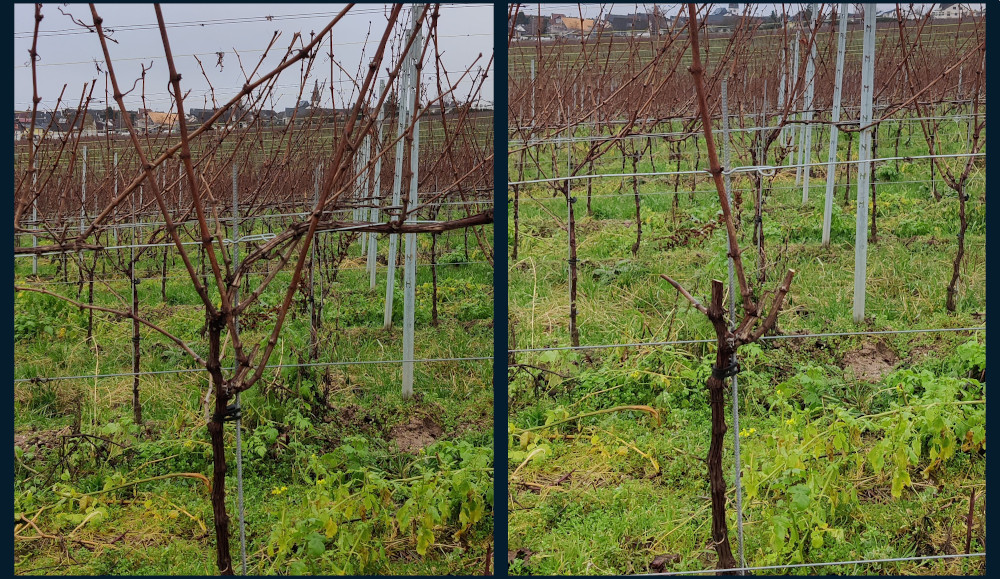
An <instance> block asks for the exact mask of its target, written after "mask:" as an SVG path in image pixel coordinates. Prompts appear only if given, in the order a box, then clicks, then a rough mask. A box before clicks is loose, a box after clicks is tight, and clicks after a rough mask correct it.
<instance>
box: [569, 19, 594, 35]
mask: <svg viewBox="0 0 1000 579" xmlns="http://www.w3.org/2000/svg"><path fill="white" fill-rule="evenodd" d="M562 23H563V25H564V26H565V27H566V33H567V34H576V35H580V36H588V35H590V33H591V32H593V31H594V26H595V25H596V24H597V20H595V19H593V18H574V17H572V16H563V18H562Z"/></svg>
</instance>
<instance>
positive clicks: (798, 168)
mask: <svg viewBox="0 0 1000 579" xmlns="http://www.w3.org/2000/svg"><path fill="white" fill-rule="evenodd" d="M801 34H802V30H801V29H800V28H796V29H795V47H794V48H795V51H794V53H795V57H794V59H793V60H794V63H793V68H792V73H793V74H792V78H793V79H797V78H799V37H800V36H801ZM794 86H795V83H794V82H793V83H792V87H793V88H794ZM789 92H790V93H792V92H793V91H792V90H789ZM794 97H795V95H794V94H789V99H791V100H792V102H793V105H792V106H794V101H795V100H796V99H795V98H794ZM794 118H796V119H801V118H802V113H796V114H795V115H794ZM789 129H790V131H791V137H792V139H791V140H792V144H793V145H794V144H795V138H796V137H801V135H802V133H801V131H800V130H799V128H798V125H792V126H791V127H789ZM801 180H802V143H801V142H800V143H799V149H798V153H797V155H796V157H795V184H796V185H798V184H799V183H800V182H801Z"/></svg>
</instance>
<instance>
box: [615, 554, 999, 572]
mask: <svg viewBox="0 0 1000 579" xmlns="http://www.w3.org/2000/svg"><path fill="white" fill-rule="evenodd" d="M985 556H986V553H960V554H957V555H925V556H922V557H893V558H889V559H858V560H855V561H828V562H823V563H789V564H787V565H765V566H761V567H735V568H729V569H701V570H698V571H671V572H669V573H636V574H635V575H632V576H633V577H662V576H665V575H696V574H702V573H720V572H724V571H740V572H741V573H742V572H744V571H762V570H766V569H799V568H803V567H830V566H833V565H868V564H871V563H896V562H899V563H903V562H908V561H931V560H935V559H966V558H971V557H985Z"/></svg>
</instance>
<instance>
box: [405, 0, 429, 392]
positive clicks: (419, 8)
mask: <svg viewBox="0 0 1000 579" xmlns="http://www.w3.org/2000/svg"><path fill="white" fill-rule="evenodd" d="M423 12H425V10H424V5H423V4H415V5H414V6H413V30H414V31H415V34H416V39H415V40H414V41H413V51H412V53H411V54H412V56H411V58H410V63H411V64H410V73H411V79H412V82H411V83H410V91H409V93H410V110H411V111H413V117H414V119H415V120H414V121H413V140H412V148H411V149H410V197H409V202H408V203H407V209H409V210H412V209H413V208H414V207H416V206H417V168H418V164H419V163H418V161H419V159H420V119H418V118H416V117H417V111H418V107H419V106H420V102H419V95H418V94H417V90H418V88H419V82H418V78H417V74H418V73H419V70H420V68H419V67H418V66H417V64H418V60H419V59H420V56H421V54H422V53H423V47H422V44H423V34H422V32H421V29H420V28H419V27H418V26H419V23H420V16H421V14H423ZM416 220H417V216H416V213H410V214H409V215H407V217H406V221H408V222H416ZM404 239H405V242H406V248H405V253H404V259H405V262H404V267H403V399H404V400H407V399H409V398H410V397H412V396H413V330H414V328H413V325H414V320H413V317H414V316H413V314H414V311H413V310H414V309H416V289H417V287H416V286H417V234H416V233H407V234H405V238H404Z"/></svg>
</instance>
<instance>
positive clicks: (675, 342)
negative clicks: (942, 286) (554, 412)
mask: <svg viewBox="0 0 1000 579" xmlns="http://www.w3.org/2000/svg"><path fill="white" fill-rule="evenodd" d="M984 330H986V326H978V327H972V328H920V329H910V330H871V331H867V332H819V333H815V334H783V335H779V336H761V338H760V339H761V340H790V339H795V338H835V337H844V336H878V335H887V334H920V333H931V332H979V331H984ZM715 342H716V340H715V339H708V338H704V339H693V340H666V341H662V342H629V343H625V344H595V345H589V346H552V347H548V348H515V349H512V350H507V352H508V353H509V354H518V353H523V352H550V351H558V350H601V349H606V348H634V347H643V346H679V345H684V344H710V343H715Z"/></svg>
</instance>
